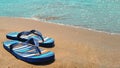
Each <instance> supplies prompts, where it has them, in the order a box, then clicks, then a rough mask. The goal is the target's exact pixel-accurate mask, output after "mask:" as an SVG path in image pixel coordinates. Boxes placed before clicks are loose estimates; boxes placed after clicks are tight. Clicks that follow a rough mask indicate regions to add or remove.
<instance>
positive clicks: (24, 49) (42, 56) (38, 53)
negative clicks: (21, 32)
mask: <svg viewBox="0 0 120 68" xmlns="http://www.w3.org/2000/svg"><path fill="white" fill-rule="evenodd" d="M31 41H33V42H34V45H33V44H30V43H29V42H31ZM3 46H4V48H5V49H6V50H7V51H8V52H10V53H11V54H13V55H14V56H15V57H16V58H18V59H20V60H23V61H26V62H30V63H36V62H46V61H47V62H48V61H51V60H54V57H55V55H54V52H52V51H47V50H45V49H40V48H39V47H38V46H39V43H38V42H37V41H36V39H33V38H30V39H28V40H27V41H26V42H20V41H16V40H9V41H5V42H3Z"/></svg>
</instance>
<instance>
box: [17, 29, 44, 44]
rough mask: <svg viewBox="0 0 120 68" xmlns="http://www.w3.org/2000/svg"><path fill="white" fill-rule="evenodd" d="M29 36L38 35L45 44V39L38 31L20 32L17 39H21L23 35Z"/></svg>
mask: <svg viewBox="0 0 120 68" xmlns="http://www.w3.org/2000/svg"><path fill="white" fill-rule="evenodd" d="M29 34H35V35H37V36H38V37H40V38H41V39H42V41H43V42H44V38H43V37H42V34H41V33H40V32H39V31H37V30H31V31H23V32H20V33H19V34H18V35H17V37H18V38H20V37H21V36H22V35H29Z"/></svg>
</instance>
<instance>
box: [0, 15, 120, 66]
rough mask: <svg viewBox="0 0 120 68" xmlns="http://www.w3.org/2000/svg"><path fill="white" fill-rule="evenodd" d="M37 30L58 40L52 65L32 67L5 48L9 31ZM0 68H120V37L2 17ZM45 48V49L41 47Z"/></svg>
mask: <svg viewBox="0 0 120 68" xmlns="http://www.w3.org/2000/svg"><path fill="white" fill-rule="evenodd" d="M31 29H36V30H39V31H41V32H42V34H43V35H44V36H48V37H52V38H54V39H55V47H53V48H44V49H47V50H50V51H53V52H55V61H54V62H52V63H49V64H44V65H43V64H38V65H34V64H29V63H27V62H24V61H21V60H19V59H16V58H15V57H14V56H13V55H12V54H10V53H9V52H7V51H6V50H5V49H4V48H3V42H4V41H6V40H8V39H7V38H6V34H7V33H9V32H14V31H17V32H20V31H26V30H31ZM0 42H1V43H0V45H1V47H0V68H120V35H110V34H107V33H102V32H95V31H91V30H86V29H81V28H73V27H69V26H63V25H57V24H52V23H45V22H39V21H35V20H31V19H22V18H8V17H0ZM41 48H43V47H41Z"/></svg>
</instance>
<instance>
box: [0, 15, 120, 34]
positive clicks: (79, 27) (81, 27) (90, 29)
mask: <svg viewBox="0 0 120 68" xmlns="http://www.w3.org/2000/svg"><path fill="white" fill-rule="evenodd" d="M1 17H3V18H16V19H17V18H18V19H28V20H29V19H30V20H35V21H38V22H44V23H51V24H56V25H62V26H66V27H72V28H78V29H85V30H89V31H93V32H100V33H105V34H110V35H120V33H112V32H107V31H102V30H96V29H92V28H86V27H83V26H74V25H69V24H62V23H55V22H49V21H45V20H39V19H37V18H34V17H33V18H32V17H31V18H25V17H7V16H0V18H1Z"/></svg>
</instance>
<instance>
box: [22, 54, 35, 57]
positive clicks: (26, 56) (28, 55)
mask: <svg viewBox="0 0 120 68" xmlns="http://www.w3.org/2000/svg"><path fill="white" fill-rule="evenodd" d="M34 55H36V54H29V55H24V56H23V57H30V56H34Z"/></svg>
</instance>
